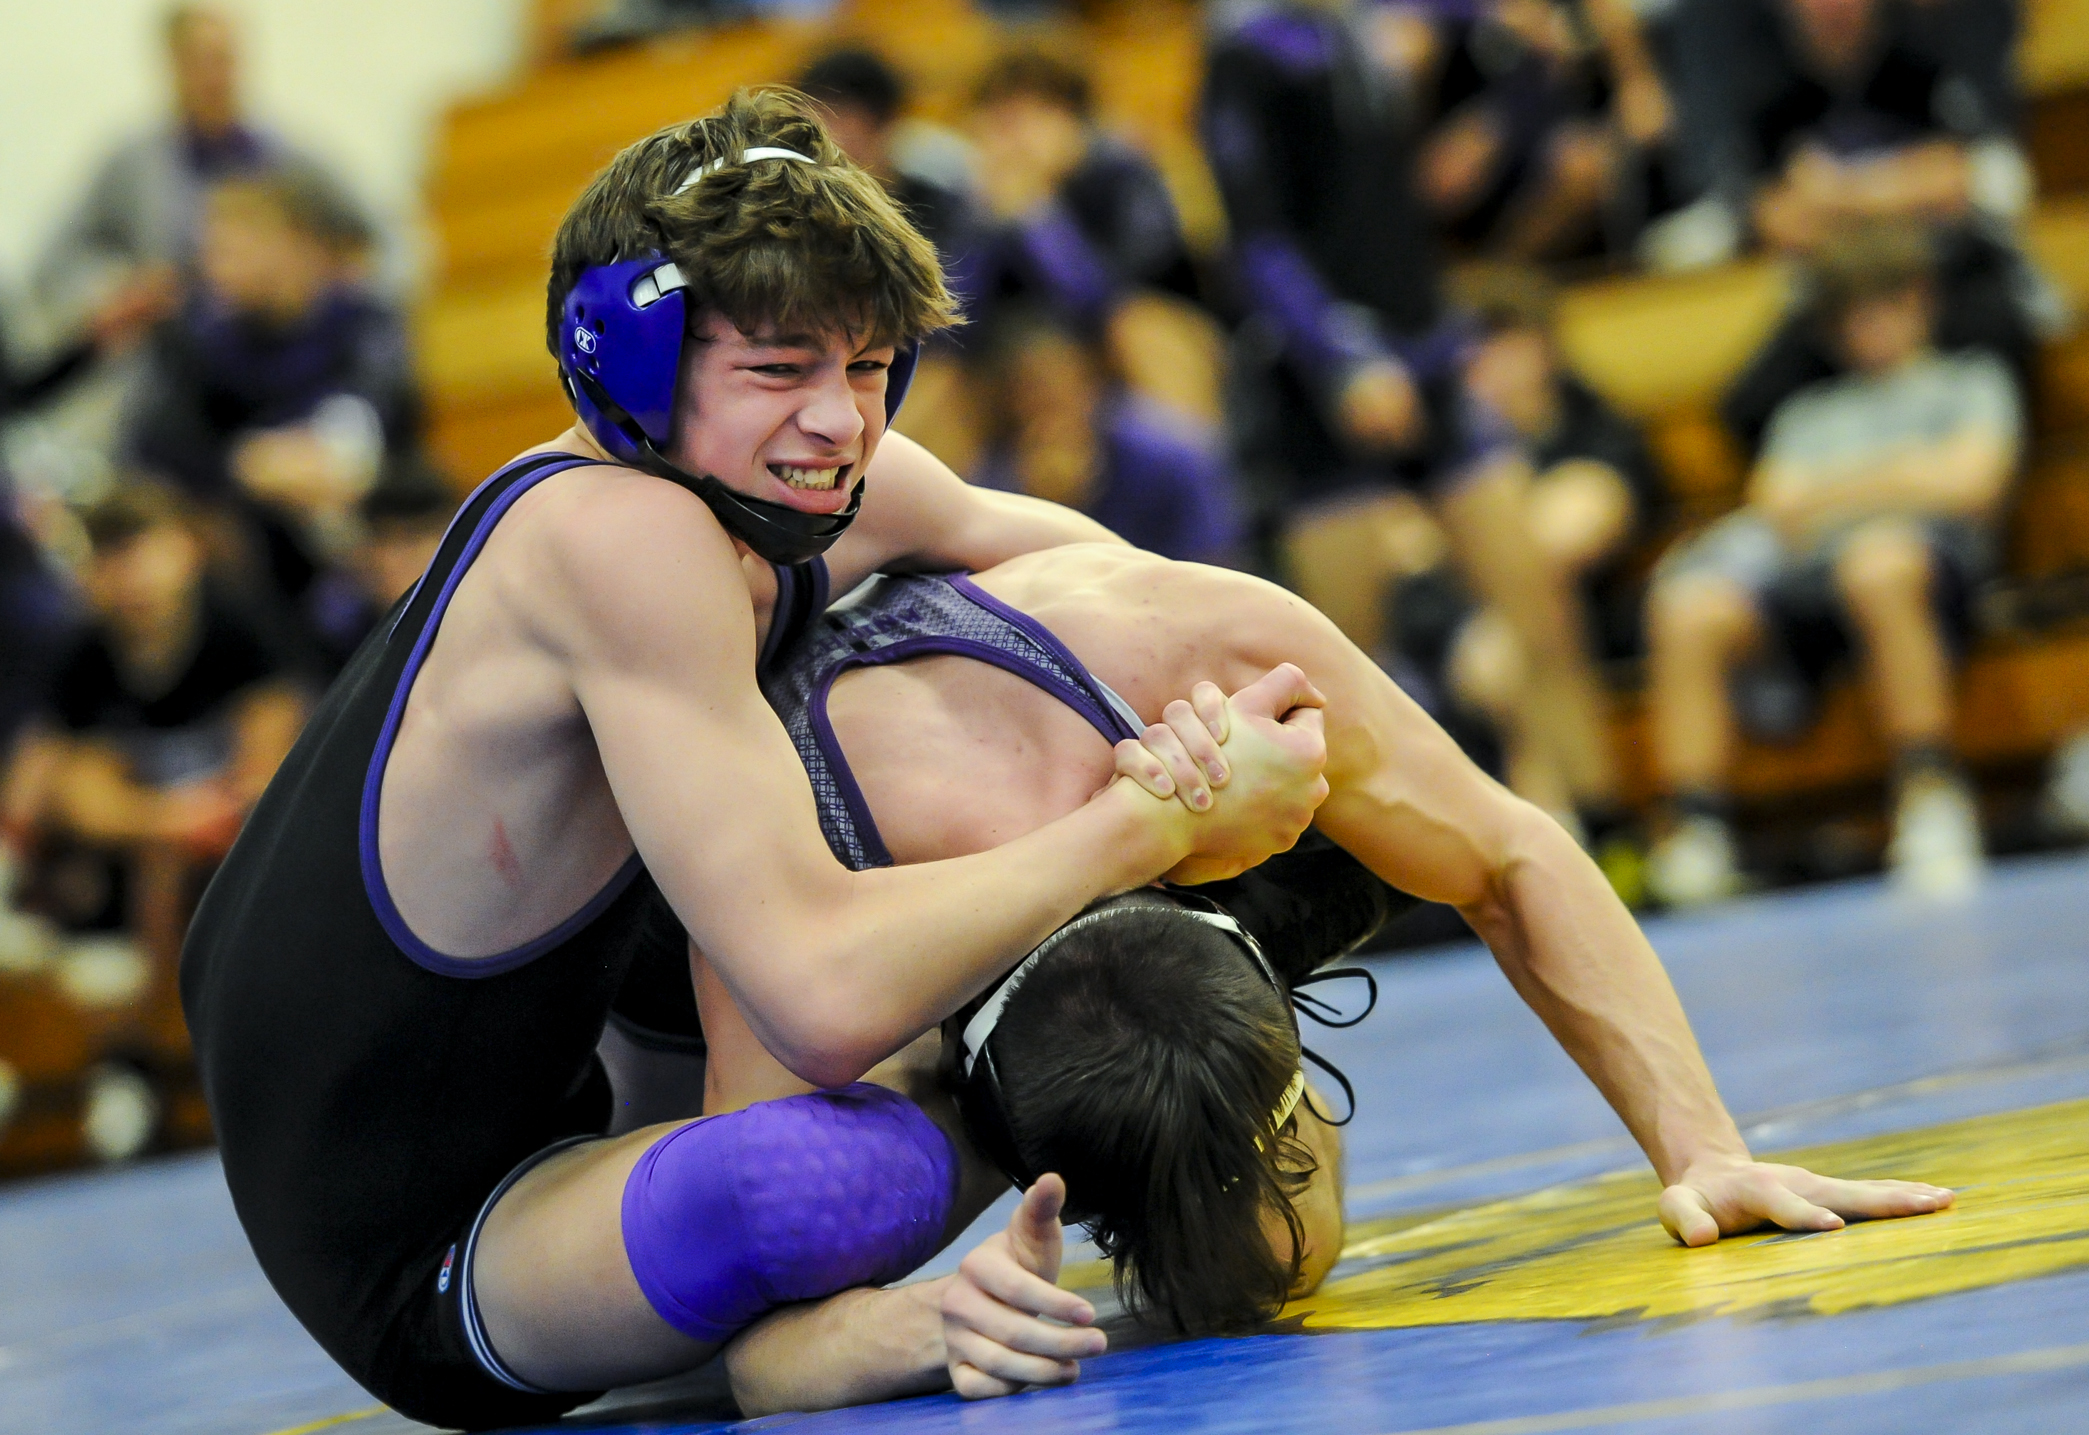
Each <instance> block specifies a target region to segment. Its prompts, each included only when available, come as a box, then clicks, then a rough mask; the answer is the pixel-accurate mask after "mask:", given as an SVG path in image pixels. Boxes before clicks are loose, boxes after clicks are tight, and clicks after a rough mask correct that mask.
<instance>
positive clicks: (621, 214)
mask: <svg viewBox="0 0 2089 1435" xmlns="http://www.w3.org/2000/svg"><path fill="white" fill-rule="evenodd" d="M756 147H773V148H777V149H788V150H795V151H796V152H797V153H799V154H802V155H805V156H806V157H807V158H809V159H811V160H813V161H815V162H814V163H813V164H797V163H792V162H789V161H786V162H783V163H766V162H761V161H757V162H756V163H754V164H751V165H750V164H743V163H740V162H739V156H740V154H741V153H742V152H743V151H745V150H748V149H752V148H756ZM721 159H722V160H724V161H725V163H724V164H723V165H721V166H720V167H719V168H718V169H717V170H716V171H715V172H713V173H712V174H710V175H708V176H706V177H705V178H704V180H703V181H702V182H701V183H699V184H695V185H692V186H690V187H689V188H688V189H686V190H684V189H681V185H682V184H683V182H684V181H685V180H687V179H688V178H689V176H690V175H691V174H693V173H694V172H696V170H698V169H699V168H700V167H702V166H704V165H707V164H710V163H712V162H713V161H716V160H721ZM678 191H679V192H678ZM648 253H657V254H664V255H666V256H667V257H668V258H669V259H671V260H673V261H674V262H675V264H676V265H677V266H678V267H679V268H680V269H681V271H682V275H683V277H684V278H685V279H686V280H687V281H688V284H689V295H690V300H691V306H690V315H691V318H692V320H693V319H694V318H695V316H696V315H697V314H698V313H701V312H704V311H710V312H714V313H718V314H722V315H724V316H725V317H726V318H727V319H729V320H731V321H732V322H733V324H734V325H736V326H737V327H738V328H739V329H740V330H741V331H742V332H745V333H759V332H762V331H763V330H765V329H767V328H769V327H771V326H773V327H775V328H776V329H780V330H783V331H785V332H809V333H833V332H837V331H839V332H843V333H847V334H850V335H853V336H860V337H862V338H866V339H868V340H870V341H871V342H874V343H877V342H882V343H900V342H904V341H906V340H909V339H918V338H921V337H923V336H924V335H927V334H930V333H933V332H934V331H936V330H938V329H944V328H948V327H950V326H951V325H953V324H956V323H958V322H960V321H959V318H958V308H957V300H956V299H955V298H953V297H952V296H951V293H950V290H949V289H948V288H947V287H945V285H944V283H943V269H942V265H941V264H940V263H939V262H938V261H937V259H936V251H935V249H934V247H933V246H931V245H930V244H929V242H928V240H926V239H924V238H923V237H922V236H921V233H920V231H919V230H917V229H915V228H914V226H913V224H912V223H910V222H909V221H908V219H907V217H906V215H905V214H904V213H902V212H901V210H900V209H899V207H898V206H897V205H896V204H894V203H893V201H892V199H891V197H890V196H889V195H887V194H886V192H885V189H884V186H883V185H881V184H879V183H878V181H877V180H876V178H874V177H873V176H872V175H871V174H870V173H869V172H868V171H866V170H863V169H861V168H859V167H858V166H856V165H855V164H853V163H851V162H850V160H849V158H848V156H847V155H845V154H843V153H842V151H841V148H840V146H838V145H836V144H835V143H834V141H833V139H832V138H830V137H829V136H828V134H827V129H826V126H825V125H824V124H822V123H821V121H820V116H819V110H818V108H817V106H816V105H815V104H814V103H813V102H812V101H811V100H810V99H808V98H807V97H806V96H804V95H802V94H799V93H798V92H797V91H796V90H792V89H787V88H784V87H782V86H764V87H762V88H760V89H753V90H740V91H738V92H736V93H735V94H734V95H733V97H732V98H731V99H730V100H728V101H726V103H725V106H724V107H723V108H722V109H720V110H719V111H718V112H717V113H716V114H713V115H710V116H708V117H706V118H704V119H700V120H691V121H688V122H687V123H685V124H679V125H670V126H669V127H668V128H666V129H664V130H659V131H657V132H656V133H654V134H651V135H648V136H647V137H646V138H644V139H642V140H640V141H639V142H638V143H636V144H634V145H631V146H630V147H629V148H627V149H625V150H624V152H623V153H621V154H619V155H618V156H617V157H616V158H615V159H613V160H611V161H610V162H609V164H608V165H607V166H606V167H605V168H604V169H603V170H602V172H601V173H600V174H598V175H596V176H595V178H594V179H593V180H592V181H590V182H589V184H588V187H587V188H586V189H585V190H584V191H582V192H581V196H580V198H579V199H577V200H575V201H574V204H573V208H572V209H571V210H570V211H568V212H567V215H566V218H565V221H564V222H563V223H561V224H560V225H559V231H558V237H557V238H556V239H555V240H554V241H553V242H552V250H551V282H550V284H549V285H548V287H547V291H546V294H545V342H546V344H547V345H548V346H549V348H550V349H551V352H552V353H553V354H554V355H556V354H557V353H558V352H559V336H560V331H561V328H562V325H561V323H560V312H561V310H562V309H563V308H564V306H565V302H566V295H567V293H568V292H570V291H571V289H572V288H573V285H574V284H575V282H577V281H578V279H579V278H580V275H581V273H582V271H584V270H587V269H590V268H592V267H594V266H595V265H598V264H614V263H617V262H618V261H620V260H626V259H635V258H638V257H639V256H641V255H644V254H648Z"/></svg>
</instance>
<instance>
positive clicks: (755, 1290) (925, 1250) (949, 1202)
mask: <svg viewBox="0 0 2089 1435" xmlns="http://www.w3.org/2000/svg"><path fill="white" fill-rule="evenodd" d="M957 1179H958V1164H957V1151H956V1150H955V1148H953V1147H952V1146H951V1144H950V1138H949V1137H947V1136H945V1135H944V1134H943V1132H942V1130H941V1128H939V1127H938V1126H937V1125H936V1124H935V1122H933V1121H931V1120H929V1119H928V1117H927V1116H925V1115H923V1114H922V1111H921V1108H920V1107H918V1106H916V1105H915V1104H914V1103H913V1102H911V1101H909V1100H907V1099H906V1098H905V1097H904V1096H901V1095H899V1094H898V1093H897V1092H893V1091H888V1090H886V1089H885V1088H884V1087H882V1086H871V1085H869V1084H867V1083H864V1082H858V1083H856V1084H855V1085H854V1086H844V1087H842V1088H841V1089H839V1090H837V1091H820V1092H814V1093H813V1094H812V1095H810V1096H792V1097H787V1098H785V1099H784V1100H781V1101H764V1102H761V1103H759V1104H757V1105H754V1106H750V1107H748V1108H747V1109H746V1110H744V1111H735V1112H732V1113H730V1114H728V1115H725V1116H713V1117H711V1118H709V1119H708V1120H704V1121H698V1122H696V1123H694V1124H692V1125H689V1126H684V1127H681V1128H680V1129H679V1130H676V1131H671V1132H669V1133H668V1134H667V1135H665V1136H663V1137H661V1138H660V1139H659V1140H658V1141H656V1142H654V1143H653V1145H652V1146H651V1147H650V1148H649V1149H648V1150H647V1151H646V1154H645V1155H643V1156H641V1157H639V1158H638V1165H637V1166H635V1167H634V1168H632V1171H631V1176H630V1179H629V1180H627V1181H626V1182H625V1183H624V1215H623V1224H624V1251H625V1254H626V1255H627V1256H629V1257H630V1260H631V1272H632V1274H633V1275H635V1276H637V1277H638V1287H639V1289H640V1290H642V1291H644V1292H645V1295H646V1299H647V1300H648V1301H650V1302H651V1303H652V1306H653V1309H654V1310H656V1311H658V1312H660V1318H661V1319H662V1320H665V1321H666V1322H667V1323H668V1324H669V1325H671V1326H673V1327H674V1328H675V1329H676V1330H679V1331H681V1332H682V1333H683V1334H684V1335H687V1336H691V1337H693V1338H694V1339H697V1340H706V1341H720V1340H724V1339H726V1338H727V1337H728V1336H731V1335H733V1334H734V1333H735V1332H737V1331H739V1330H740V1329H742V1328H743V1327H745V1326H746V1325H748V1324H749V1323H750V1322H752V1321H753V1320H755V1319H756V1318H757V1317H758V1316H760V1315H762V1314H763V1313H764V1312H766V1311H768V1310H771V1309H773V1308H774V1307H776V1306H779V1305H785V1304H788V1303H790V1302H792V1301H801V1300H812V1299H814V1298H816V1297H819V1296H826V1295H832V1294H834V1293H835V1292H836V1291H842V1290H847V1289H848V1288H849V1287H851V1286H861V1285H882V1284H884V1283H885V1282H887V1281H893V1280H897V1279H898V1278H899V1277H901V1276H903V1275H905V1274H907V1272H909V1271H911V1270H913V1269H914V1268H915V1267H916V1266H919V1265H920V1264H921V1263H922V1262H923V1261H925V1260H927V1259H928V1258H929V1257H930V1256H931V1255H933V1254H934V1253H935V1250H936V1244H937V1242H938V1241H939V1240H940V1239H941V1237H942V1234H943V1226H944V1223H945V1222H946V1221H948V1220H949V1218H950V1210H951V1207H952V1206H953V1205H954V1204H956V1201H957Z"/></svg>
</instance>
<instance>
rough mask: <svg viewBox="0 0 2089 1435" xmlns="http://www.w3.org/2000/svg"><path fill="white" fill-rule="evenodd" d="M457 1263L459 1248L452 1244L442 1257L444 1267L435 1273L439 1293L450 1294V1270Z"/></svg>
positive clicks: (437, 1292)
mask: <svg viewBox="0 0 2089 1435" xmlns="http://www.w3.org/2000/svg"><path fill="white" fill-rule="evenodd" d="M456 1264H457V1248H456V1247H455V1246H452V1247H450V1249H449V1251H448V1252H447V1253H445V1254H444V1256H443V1258H442V1269H441V1270H439V1271H437V1272H436V1273H435V1293H436V1294H437V1295H448V1294H449V1293H450V1271H451V1269H452V1268H453V1267H455V1266H456Z"/></svg>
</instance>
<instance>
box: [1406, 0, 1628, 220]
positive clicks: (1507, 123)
mask: <svg viewBox="0 0 2089 1435" xmlns="http://www.w3.org/2000/svg"><path fill="white" fill-rule="evenodd" d="M1576 19H1577V17H1576V14H1575V12H1574V11H1573V9H1572V8H1571V7H1569V6H1567V5H1565V4H1560V3H1555V0H1493V3H1488V4H1480V5H1470V4H1457V5H1446V6H1442V7H1431V8H1430V9H1428V10H1422V9H1414V8H1409V7H1397V8H1395V9H1394V10H1392V11H1391V12H1389V13H1388V14H1387V15H1385V16H1383V17H1381V18H1379V19H1378V20H1377V21H1376V25H1377V27H1378V28H1379V29H1384V28H1385V27H1387V26H1389V25H1392V26H1399V27H1401V28H1402V29H1403V30H1404V31H1406V32H1407V33H1403V34H1400V35H1398V37H1397V38H1396V39H1395V40H1394V41H1393V42H1392V43H1393V46H1394V49H1393V53H1395V54H1398V55H1402V56H1406V57H1409V58H1408V63H1409V64H1412V65H1414V66H1415V67H1416V70H1417V73H1415V74H1414V75H1413V76H1412V77H1411V79H1412V82H1413V83H1415V85H1416V88H1417V89H1418V90H1427V91H1431V92H1433V93H1432V94H1431V96H1430V102H1429V103H1428V105H1427V109H1428V110H1429V111H1430V112H1432V113H1433V114H1435V115H1436V116H1438V118H1437V119H1436V121H1435V123H1434V124H1433V126H1432V127H1431V129H1430V132H1429V134H1428V135H1427V136H1426V137H1425V138H1424V139H1423V141H1422V145H1421V153H1420V155H1419V158H1418V162H1417V166H1416V172H1417V177H1418V181H1419V184H1420V187H1421V192H1422V194H1423V196H1424V197H1425V198H1426V199H1427V200H1428V202H1429V205H1430V207H1431V208H1432V209H1433V210H1435V211H1436V213H1437V215H1438V217H1439V219H1440V220H1441V222H1442V223H1443V225H1444V227H1445V230H1446V232H1447V233H1448V234H1449V235H1450V236H1451V237H1452V238H1453V239H1454V240H1455V241H1457V242H1458V243H1460V244H1461V245H1463V246H1465V247H1468V248H1471V249H1475V250H1479V251H1481V252H1484V253H1489V254H1496V255H1501V256H1503V257H1506V258H1514V259H1525V260H1532V259H1542V258H1553V257H1559V256H1562V255H1565V254H1569V253H1574V252H1579V251H1580V250H1582V249H1584V248H1586V247H1587V245H1588V243H1589V241H1590V240H1591V239H1593V238H1596V237H1597V236H1598V232H1599V226H1600V221H1601V219H1602V216H1603V211H1604V209H1605V206H1606V202H1607V201H1608V200H1609V198H1610V195H1611V192H1612V189H1613V187H1614V186H1615V185H1616V184H1617V183H1618V181H1619V178H1620V176H1621V175H1622V174H1623V173H1624V168H1623V157H1622V153H1621V150H1620V147H1619V144H1618V141H1617V138H1616V136H1615V135H1614V134H1613V133H1612V132H1611V131H1610V129H1609V127H1608V126H1607V124H1606V123H1605V122H1604V116H1603V113H1602V108H1601V104H1600V100H1601V95H1600V92H1599V81H1600V65H1599V58H1600V57H1599V55H1598V54H1597V52H1596V51H1595V49H1594V48H1593V47H1592V46H1591V45H1590V43H1589V40H1588V37H1587V35H1586V34H1585V32H1584V29H1583V27H1582V26H1580V25H1579V24H1577V23H1576ZM1417 26H1419V27H1420V28H1419V30H1418V31H1417V29H1416V27H1417ZM1385 43H1386V42H1385V41H1383V40H1381V41H1380V46H1381V48H1383V47H1384V45H1385Z"/></svg>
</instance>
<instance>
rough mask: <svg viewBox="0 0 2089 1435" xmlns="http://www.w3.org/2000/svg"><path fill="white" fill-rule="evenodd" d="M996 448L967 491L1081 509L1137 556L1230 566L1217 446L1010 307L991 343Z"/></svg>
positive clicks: (1062, 332)
mask: <svg viewBox="0 0 2089 1435" xmlns="http://www.w3.org/2000/svg"><path fill="white" fill-rule="evenodd" d="M987 343H988V366H987V369H988V374H989V375H990V378H989V385H990V388H991V392H992V395H993V399H994V409H995V417H996V419H997V420H998V422H997V424H996V428H997V430H998V433H997V434H996V438H997V440H998V441H997V442H996V443H995V445H994V447H993V448H992V449H990V450H989V452H988V454H987V456H986V457H985V458H984V459H983V460H982V461H981V462H980V464H979V466H978V468H977V469H976V470H975V471H974V472H973V475H972V481H973V482H974V483H978V484H981V485H984V486H986V487H989V488H1002V489H1010V490H1013V491H1015V492H1019V493H1027V494H1029V495H1030V496H1031V497H1033V498H1048V499H1050V500H1052V501H1053V502H1054V503H1063V504H1065V505H1066V506H1067V507H1069V508H1077V509H1079V510H1080V511H1081V512H1083V513H1085V514H1087V515H1088V516H1089V517H1090V518H1093V519H1094V520H1095V521H1096V522H1098V523H1100V524H1102V525H1103V527H1105V528H1107V529H1109V530H1110V531H1111V532H1112V533H1115V534H1116V535H1117V536H1118V537H1120V538H1122V539H1124V540H1125V541H1126V542H1128V543H1131V544H1133V545H1135V546H1137V547H1140V548H1144V549H1147V550H1149V551H1151V552H1154V553H1158V554H1161V555H1162V556H1163V557H1167V558H1180V559H1185V560H1187V561H1190V562H1195V563H1231V562H1235V561H1237V560H1238V558H1239V554H1240V545H1241V540H1242V536H1243V535H1242V528H1241V515H1240V504H1239V500H1238V499H1237V497H1236V496H1235V494H1234V491H1233V486H1232V475H1231V474H1230V473H1229V472H1228V471H1227V467H1226V462H1225V459H1224V456H1223V455H1222V454H1221V452H1220V451H1219V448H1218V445H1217V444H1216V443H1215V442H1214V436H1213V435H1211V434H1209V433H1206V432H1204V431H1203V430H1201V429H1200V428H1199V427H1198V426H1196V425H1193V424H1191V423H1190V422H1189V421H1188V420H1186V419H1185V418H1184V417H1183V416H1182V415H1180V414H1178V413H1175V412H1174V411H1172V410H1170V409H1168V408H1167V407H1166V406H1164V405H1162V404H1158V403H1156V402H1154V401H1153V400H1152V399H1149V398H1147V397H1145V396H1144V395H1141V394H1136V393H1133V392H1131V391H1129V390H1128V389H1126V388H1125V387H1124V386H1123V385H1121V384H1118V383H1116V382H1114V381H1113V380H1112V379H1111V377H1110V374H1109V371H1108V363H1107V360H1106V359H1105V358H1104V356H1103V354H1102V353H1101V351H1100V350H1099V349H1098V348H1097V346H1096V344H1095V342H1094V341H1093V340H1092V339H1089V338H1088V337H1086V336H1085V335H1083V334H1082V333H1080V332H1079V331H1078V330H1077V329H1075V328H1074V327H1073V326H1072V325H1071V324H1069V323H1067V322H1066V321H1064V320H1062V319H1060V318H1058V317H1057V316H1055V315H1053V314H1052V313H1051V312H1050V311H1048V310H1044V309H1040V308H1037V307H1034V306H1030V305H1022V306H1015V305H1011V306H1009V307H1007V308H1005V309H1003V310H1002V311H1001V312H1000V313H999V314H997V315H996V316H995V319H994V323H993V329H992V333H991V335H990V336H989V338H988V341H987Z"/></svg>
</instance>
